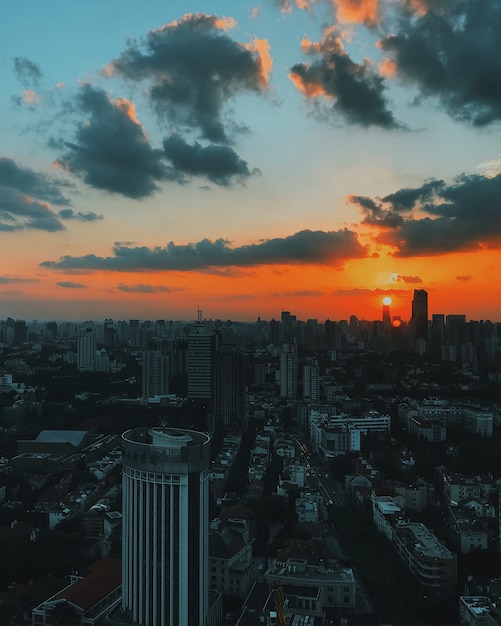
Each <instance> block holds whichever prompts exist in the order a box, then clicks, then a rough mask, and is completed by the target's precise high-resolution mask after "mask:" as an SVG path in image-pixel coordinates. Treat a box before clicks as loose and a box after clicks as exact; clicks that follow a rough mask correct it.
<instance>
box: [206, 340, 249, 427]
mask: <svg viewBox="0 0 501 626" xmlns="http://www.w3.org/2000/svg"><path fill="white" fill-rule="evenodd" d="M245 387H246V369H245V355H244V354H243V352H242V351H241V350H240V348H239V347H238V346H234V345H223V346H221V347H220V348H219V350H217V351H216V352H215V354H214V370H213V387H212V403H211V406H212V413H213V414H214V418H215V420H216V422H219V423H220V424H224V425H225V426H228V425H234V426H241V425H242V421H241V420H242V418H243V416H244V413H245Z"/></svg>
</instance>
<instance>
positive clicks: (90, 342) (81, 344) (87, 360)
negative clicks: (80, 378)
mask: <svg viewBox="0 0 501 626" xmlns="http://www.w3.org/2000/svg"><path fill="white" fill-rule="evenodd" d="M96 347H97V340H96V333H95V332H94V331H93V330H92V328H86V329H85V330H84V331H83V332H82V334H81V335H80V336H79V338H78V343H77V367H78V370H79V371H80V372H93V371H94V364H95V361H96Z"/></svg>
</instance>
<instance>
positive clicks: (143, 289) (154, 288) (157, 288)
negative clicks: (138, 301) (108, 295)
mask: <svg viewBox="0 0 501 626" xmlns="http://www.w3.org/2000/svg"><path fill="white" fill-rule="evenodd" d="M117 289H120V291H124V292H125V293H170V292H171V291H172V289H170V288H169V287H165V286H164V285H144V284H138V285H124V284H122V283H120V284H119V285H117Z"/></svg>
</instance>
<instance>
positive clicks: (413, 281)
mask: <svg viewBox="0 0 501 626" xmlns="http://www.w3.org/2000/svg"><path fill="white" fill-rule="evenodd" d="M396 280H397V282H399V283H400V282H402V283H407V284H409V285H417V284H420V283H422V282H423V279H422V278H420V277H419V276H404V275H402V274H398V276H397V277H396Z"/></svg>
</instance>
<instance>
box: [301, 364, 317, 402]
mask: <svg viewBox="0 0 501 626" xmlns="http://www.w3.org/2000/svg"><path fill="white" fill-rule="evenodd" d="M303 398H304V399H309V400H311V401H312V402H316V401H317V400H320V369H319V367H318V363H316V362H315V363H314V364H312V365H305V366H304V368H303Z"/></svg>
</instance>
